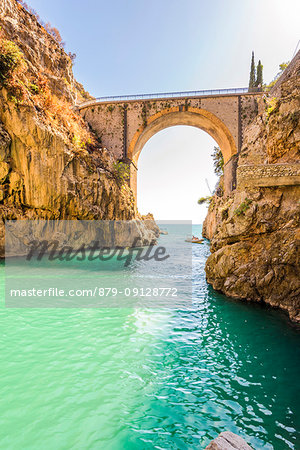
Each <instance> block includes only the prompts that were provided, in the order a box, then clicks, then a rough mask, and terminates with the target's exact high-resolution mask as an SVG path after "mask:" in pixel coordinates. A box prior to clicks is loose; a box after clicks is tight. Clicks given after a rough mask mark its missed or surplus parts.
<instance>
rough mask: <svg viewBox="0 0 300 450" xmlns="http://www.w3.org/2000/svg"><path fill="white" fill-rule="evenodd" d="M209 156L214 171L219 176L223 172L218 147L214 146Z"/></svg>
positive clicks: (222, 162)
mask: <svg viewBox="0 0 300 450" xmlns="http://www.w3.org/2000/svg"><path fill="white" fill-rule="evenodd" d="M211 156H212V157H213V160H214V170H215V173H216V175H218V176H219V177H220V176H221V175H223V172H224V158H223V154H222V152H221V150H220V147H216V146H214V151H213V154H212V155H211Z"/></svg>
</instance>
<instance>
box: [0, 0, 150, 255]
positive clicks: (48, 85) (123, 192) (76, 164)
mask: <svg viewBox="0 0 300 450" xmlns="http://www.w3.org/2000/svg"><path fill="white" fill-rule="evenodd" d="M0 26H1V33H2V36H0V39H1V45H2V46H1V50H2V51H6V48H8V49H9V51H10V47H11V46H13V47H12V50H13V51H15V52H16V51H17V52H19V56H18V58H19V59H20V61H21V62H20V64H19V66H20V69H19V71H18V72H17V73H16V75H12V76H11V78H8V77H7V78H8V79H6V80H5V82H4V81H3V80H2V83H1V79H0V246H1V247H2V251H1V252H0V256H3V243H4V242H3V238H4V222H5V220H6V219H26V218H27V219H34V218H38V217H39V218H42V219H98V220H100V219H101V220H103V219H108V220H112V219H116V220H132V219H135V218H136V213H135V208H134V197H133V194H132V192H131V190H130V188H129V187H128V186H127V184H126V183H124V182H120V179H118V176H117V175H118V174H117V173H116V170H115V160H114V159H113V157H112V156H111V155H110V154H109V152H108V151H107V150H106V149H103V148H101V146H100V144H99V143H98V141H97V137H96V136H94V135H93V133H92V132H91V130H89V128H88V125H87V124H86V123H84V121H83V119H82V118H81V117H80V116H79V115H77V114H76V113H75V112H74V111H73V105H74V102H75V101H82V100H83V99H86V98H91V97H90V96H89V94H88V93H87V92H85V91H84V89H83V87H82V86H81V85H80V84H79V83H77V82H76V80H75V79H74V76H73V72H72V61H71V58H70V57H69V56H68V55H67V54H66V53H65V51H64V50H63V48H62V47H61V46H60V45H59V44H58V43H57V42H56V41H55V39H54V38H53V37H52V36H51V35H50V34H49V33H48V32H47V31H46V30H45V29H44V28H43V27H42V26H41V25H40V24H39V22H38V21H37V19H36V17H35V16H34V15H33V14H30V13H29V12H28V11H26V10H25V9H24V8H23V7H22V6H21V5H20V4H19V3H17V2H16V1H15V0H3V1H2V2H1V4H0ZM16 46H17V47H16ZM151 239H152V238H151Z"/></svg>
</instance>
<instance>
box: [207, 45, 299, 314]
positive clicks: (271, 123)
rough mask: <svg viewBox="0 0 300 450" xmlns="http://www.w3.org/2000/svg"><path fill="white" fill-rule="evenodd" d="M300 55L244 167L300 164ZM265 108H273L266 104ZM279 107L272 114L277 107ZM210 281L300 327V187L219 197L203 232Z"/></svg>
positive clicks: (250, 139)
mask: <svg viewBox="0 0 300 450" xmlns="http://www.w3.org/2000/svg"><path fill="white" fill-rule="evenodd" d="M299 77H300V52H299V53H298V55H297V56H296V62H293V66H292V70H291V73H290V74H289V76H288V77H285V78H284V79H283V81H282V85H281V88H280V89H278V88H277V89H276V92H277V94H278V93H280V95H281V97H279V98H275V99H273V98H268V99H265V100H261V103H262V104H261V105H260V112H259V114H258V116H257V118H256V119H255V120H254V122H253V123H252V124H250V125H249V126H248V128H247V129H246V131H245V136H244V145H243V148H242V150H241V154H240V156H239V162H238V164H239V165H240V164H243V165H245V164H274V163H278V162H280V163H293V164H300V153H299V148H300V134H299V129H300V127H299V116H300V115H299V106H300V86H299ZM264 103H265V104H264ZM270 105H271V107H270ZM203 235H204V236H205V237H207V238H208V239H210V240H211V255H210V256H209V258H208V260H207V263H206V276H207V280H208V282H209V283H210V284H212V286H213V287H214V288H215V289H216V290H219V291H221V292H223V293H224V294H226V295H227V296H229V297H233V298H239V299H244V300H252V301H256V302H265V303H267V304H269V305H271V306H274V307H279V308H281V309H283V310H285V311H287V312H288V314H289V317H290V318H291V319H292V320H293V321H297V322H299V321H300V313H299V311H300V270H299V267H300V260H299V255H300V186H299V185H291V186H288V185H286V186H270V187H243V188H242V189H239V187H238V189H237V190H236V191H234V192H233V193H232V194H231V195H230V196H227V197H225V196H223V197H218V196H217V195H215V196H214V197H213V199H212V202H211V204H210V206H209V210H208V214H207V217H206V219H205V222H204V226H203Z"/></svg>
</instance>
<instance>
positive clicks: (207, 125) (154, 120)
mask: <svg viewBox="0 0 300 450" xmlns="http://www.w3.org/2000/svg"><path fill="white" fill-rule="evenodd" d="M182 109H184V110H182ZM176 125H190V126H193V127H196V128H200V129H201V130H203V131H206V132H207V133H208V134H209V135H210V136H211V137H212V138H213V139H214V140H215V141H216V142H217V144H218V145H219V147H220V150H221V152H222V154H223V157H224V163H225V174H224V175H225V177H224V178H225V187H226V185H229V184H231V183H232V178H233V175H232V171H233V170H234V165H232V164H230V161H231V162H232V160H233V159H234V158H233V157H234V156H235V155H236V154H237V148H236V144H235V141H234V138H233V136H232V134H231V132H230V131H229V129H228V128H227V127H226V125H225V124H224V123H223V122H222V121H221V120H220V119H219V118H218V117H217V116H216V115H215V114H213V113H211V112H209V111H207V110H205V109H201V108H192V107H185V106H184V107H180V106H176V107H173V108H168V109H163V110H161V111H159V112H158V113H156V114H153V115H152V116H150V117H148V118H147V122H146V124H145V126H144V127H141V128H139V129H138V130H137V131H136V133H135V134H134V136H133V138H132V140H131V142H130V144H129V147H128V152H127V158H129V159H130V160H131V161H132V162H133V164H131V168H130V187H131V188H132V190H133V192H134V194H135V198H137V165H138V159H139V156H140V153H141V151H142V149H143V147H144V145H145V144H146V142H147V141H148V140H149V139H150V138H151V137H152V136H154V135H155V134H156V133H158V132H159V131H161V130H163V129H165V128H169V127H172V126H176ZM228 166H230V167H228ZM230 188H231V186H230ZM230 188H229V189H230Z"/></svg>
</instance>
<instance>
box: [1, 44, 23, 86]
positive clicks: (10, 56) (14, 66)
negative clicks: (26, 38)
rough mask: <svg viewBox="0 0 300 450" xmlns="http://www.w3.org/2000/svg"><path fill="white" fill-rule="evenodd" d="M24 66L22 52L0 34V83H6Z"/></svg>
mask: <svg viewBox="0 0 300 450" xmlns="http://www.w3.org/2000/svg"><path fill="white" fill-rule="evenodd" d="M24 67H25V62H24V57H23V53H22V52H21V50H20V49H19V47H18V46H17V45H16V44H15V43H14V42H12V41H9V40H7V39H4V38H3V37H2V36H0V83H1V85H3V86H4V85H8V84H9V82H10V81H12V80H13V78H14V75H15V74H16V73H17V72H20V71H23V69H24Z"/></svg>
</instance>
